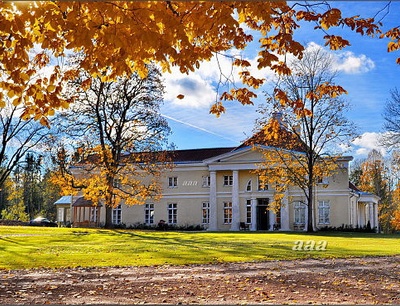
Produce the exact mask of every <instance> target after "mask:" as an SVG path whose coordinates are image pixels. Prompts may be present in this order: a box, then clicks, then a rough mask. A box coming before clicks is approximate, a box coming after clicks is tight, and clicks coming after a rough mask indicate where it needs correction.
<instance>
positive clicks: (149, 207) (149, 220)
mask: <svg viewBox="0 0 400 306" xmlns="http://www.w3.org/2000/svg"><path fill="white" fill-rule="evenodd" d="M144 223H146V224H154V204H146V205H145V206H144Z"/></svg>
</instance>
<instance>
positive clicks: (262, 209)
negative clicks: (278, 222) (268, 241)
mask: <svg viewBox="0 0 400 306" xmlns="http://www.w3.org/2000/svg"><path fill="white" fill-rule="evenodd" d="M257 201H258V203H257V230H258V231H267V230H269V210H268V204H269V199H257Z"/></svg>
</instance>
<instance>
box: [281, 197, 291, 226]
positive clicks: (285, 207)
mask: <svg viewBox="0 0 400 306" xmlns="http://www.w3.org/2000/svg"><path fill="white" fill-rule="evenodd" d="M289 223H290V222H289V196H288V191H286V192H285V196H284V197H283V199H282V204H281V230H282V231H290V226H289Z"/></svg>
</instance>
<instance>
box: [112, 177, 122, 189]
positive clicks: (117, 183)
mask: <svg viewBox="0 0 400 306" xmlns="http://www.w3.org/2000/svg"><path fill="white" fill-rule="evenodd" d="M113 187H114V188H117V189H121V180H120V179H114V181H113Z"/></svg>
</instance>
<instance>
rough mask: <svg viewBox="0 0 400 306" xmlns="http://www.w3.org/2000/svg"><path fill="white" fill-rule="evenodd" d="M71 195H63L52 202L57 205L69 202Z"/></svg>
mask: <svg viewBox="0 0 400 306" xmlns="http://www.w3.org/2000/svg"><path fill="white" fill-rule="evenodd" d="M71 198H72V197H71V196H63V197H61V198H59V199H58V200H57V201H55V202H54V205H59V204H71Z"/></svg>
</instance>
